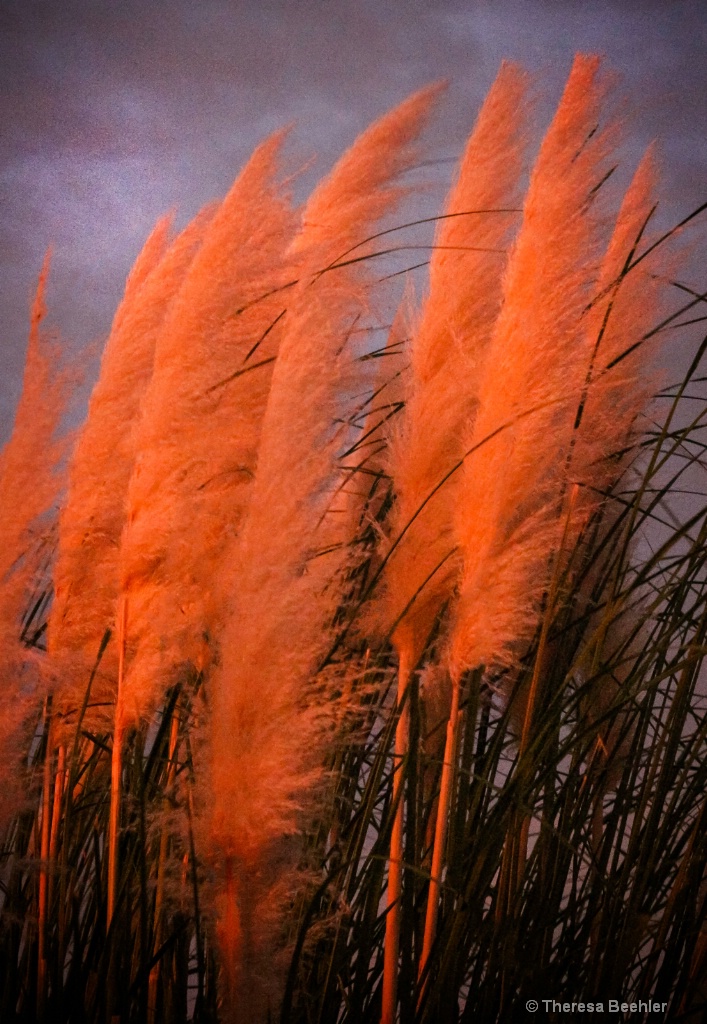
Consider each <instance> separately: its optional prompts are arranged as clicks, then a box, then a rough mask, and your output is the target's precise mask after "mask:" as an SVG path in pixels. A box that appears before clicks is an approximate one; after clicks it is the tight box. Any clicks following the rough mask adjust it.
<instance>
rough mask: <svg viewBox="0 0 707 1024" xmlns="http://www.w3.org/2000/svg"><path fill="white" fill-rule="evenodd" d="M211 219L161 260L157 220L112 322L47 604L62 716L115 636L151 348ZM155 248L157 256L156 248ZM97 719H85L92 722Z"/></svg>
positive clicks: (108, 680)
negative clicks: (108, 634)
mask: <svg viewBox="0 0 707 1024" xmlns="http://www.w3.org/2000/svg"><path fill="white" fill-rule="evenodd" d="M210 216H211V211H205V212H204V213H203V214H201V215H200V216H198V217H197V218H196V219H195V220H194V221H193V222H192V223H191V224H190V225H189V226H188V227H187V228H186V229H185V230H184V231H183V232H182V233H181V234H180V235H179V236H178V237H177V238H176V239H175V241H174V242H173V243H172V244H171V246H170V247H169V248H168V249H167V251H166V252H164V251H163V249H164V244H165V242H166V237H167V232H168V230H169V224H170V221H171V218H169V217H165V218H163V219H162V220H161V221H160V222H159V223H158V225H157V227H156V228H155V229H154V231H153V232H152V234H151V235H150V237H149V239H148V241H147V243H146V244H145V248H144V249H143V252H142V253H141V254H140V256H139V257H138V260H137V263H136V270H137V272H136V270H133V271H132V272H131V274H130V277H129V278H128V283H127V285H126V291H125V296H124V298H123V301H122V302H121V305H120V307H119V309H118V311H117V313H116V316H115V319H114V323H113V327H112V329H111V332H110V335H109V337H108V341H107V343H106V347H105V351H104V353H103V358H102V361H101V370H100V375H99V378H98V381H97V383H96V385H95V388H94V390H93V393H92V395H91V399H90V402H89V410H88V416H87V419H86V422H85V424H84V426H83V428H82V431H81V433H80V435H79V439H78V442H77V445H76V448H75V451H74V453H73V457H72V460H71V465H70V473H69V488H68V493H67V496H66V499H65V502H64V506H63V508H62V511H61V515H60V519H59V544H58V553H57V562H56V566H55V570H54V586H55V601H54V606H53V608H52V613H51V617H50V622H49V650H50V654H51V656H52V659H53V661H54V663H55V669H56V671H57V673H59V678H60V680H61V683H60V686H59V690H58V692H57V698H58V702H59V705H60V706H61V708H62V709H63V710H65V711H68V710H71V708H74V707H76V705H77V703H78V704H80V702H81V699H82V695H83V690H84V688H85V686H86V683H87V681H88V674H89V672H90V669H91V667H92V665H93V663H94V661H95V659H96V655H97V652H98V649H99V645H100V642H101V638H102V636H103V634H104V632H105V630H106V629H114V627H115V616H116V602H117V597H118V551H119V544H120V537H121V532H122V529H123V526H124V522H125V501H126V495H127V488H128V481H129V479H130V475H131V472H132V469H133V465H134V461H135V428H136V421H137V417H138V413H139V408H140V402H141V400H142V397H143V394H144V392H145V389H146V387H147V386H148V383H149V381H150V378H151V375H152V367H153V359H154V351H155V343H156V339H157V335H158V332H159V329H160V327H161V325H162V323H163V321H164V318H165V316H166V314H167V311H168V309H169V307H170V305H171V304H172V303H173V301H174V298H175V296H176V294H177V292H178V290H179V288H180V287H181V284H182V281H183V278H184V275H185V273H186V270H187V268H188V266H189V264H190V263H191V261H192V260H193V258H194V254H195V252H196V251H197V249H198V248H199V245H200V244H201V240H202V237H203V234H204V230H205V228H206V225H207V223H208V221H209V218H210ZM158 242H159V246H158V244H157V243H158ZM115 664H116V654H115V645H114V644H113V645H112V646H111V648H109V651H108V652H107V656H106V659H105V661H104V663H103V671H102V672H101V674H100V675H99V677H98V679H97V681H96V687H95V691H94V695H93V696H94V699H93V702H92V703H93V704H94V705H95V706H96V707H97V708H100V707H101V706H102V705H104V704H106V703H110V701H111V700H112V699H113V698H114V695H115V680H114V675H115ZM96 715H98V717H99V718H100V717H101V713H100V712H99V711H96V712H93V711H90V710H89V712H88V720H89V722H92V720H93V718H94V717H95V716H96Z"/></svg>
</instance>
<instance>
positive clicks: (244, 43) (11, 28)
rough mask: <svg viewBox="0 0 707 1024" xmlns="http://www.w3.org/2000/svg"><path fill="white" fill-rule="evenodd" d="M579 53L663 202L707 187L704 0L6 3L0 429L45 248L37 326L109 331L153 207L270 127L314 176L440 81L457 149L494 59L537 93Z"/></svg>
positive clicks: (199, 185) (91, 333)
mask: <svg viewBox="0 0 707 1024" xmlns="http://www.w3.org/2000/svg"><path fill="white" fill-rule="evenodd" d="M577 50H583V51H585V52H599V53H603V54H605V55H606V58H607V64H608V66H610V67H611V68H613V69H615V70H616V71H618V72H619V73H620V74H621V76H622V78H623V91H624V93H625V94H626V95H627V97H628V100H629V106H630V109H631V110H632V115H631V120H630V127H629V140H628V142H629V144H628V153H629V157H630V158H634V157H636V156H637V155H638V152H639V149H640V148H641V147H643V146H644V145H645V144H646V143H647V142H648V141H649V140H650V139H651V138H654V137H657V138H658V139H659V140H660V142H661V154H662V159H663V166H664V182H665V192H666V194H667V195H668V196H669V197H670V198H669V201H668V202H667V203H666V209H667V215H668V216H672V217H678V216H682V215H684V214H685V213H687V212H689V210H690V209H692V208H693V207H695V206H697V205H698V204H699V203H700V202H703V201H704V200H705V199H707V60H705V54H706V53H707V0H446V2H445V0H388V2H386V0H329V2H327V0H291V2H289V3H288V2H268V0H139V2H138V0H120V2H118V3H116V2H114V0H113V2H111V0H60V2H59V0H0V282H1V285H0V304H1V309H0V316H1V318H2V325H3V332H4V333H3V342H2V347H1V348H0V440H4V439H5V437H6V436H7V432H8V430H9V425H10V420H11V415H12V410H13V408H14V405H15V402H16V400H17V396H18V393H19V385H20V379H21V372H22V361H23V356H24V349H25V344H26V335H27V314H28V305H29V300H30V296H31V293H32V291H33V289H34V285H35V281H36V276H37V273H38V270H39V267H40V265H41V261H42V256H43V252H44V250H45V248H46V247H47V245H49V244H50V243H51V245H52V246H53V249H54V260H53V268H52V275H51V281H50V287H49V296H48V297H49V307H50V317H49V320H50V321H52V322H53V323H55V324H56V325H57V326H58V327H59V328H60V330H61V332H62V333H63V335H64V336H65V337H67V338H68V339H69V340H75V341H76V342H78V343H83V342H85V341H87V340H90V339H95V338H102V337H104V336H105V334H106V332H107V329H108V327H109V325H110V320H111V316H112V313H113V311H114V309H115V306H116V304H117V302H118V300H119V298H120V295H121V291H122V286H123V284H124V281H125V275H126V273H127V271H128V270H129V268H130V265H131V263H132V261H133V259H134V257H135V255H136V254H137V252H138V250H139V248H140V245H141V243H142V241H143V240H144V238H145V236H146V235H147V233H148V231H149V229H150V227H151V226H152V224H153V223H154V221H155V219H156V218H157V217H158V216H159V214H160V213H162V212H164V211H165V210H167V209H169V208H175V209H176V210H177V213H178V223H180V224H181V223H183V222H184V221H185V220H186V219H187V218H188V217H189V216H190V215H192V214H193V213H194V212H195V211H196V209H197V208H198V207H199V206H201V205H202V204H203V203H204V202H205V201H206V200H208V199H210V198H213V197H214V196H219V195H222V194H223V193H224V192H225V190H226V189H227V188H228V186H229V185H230V183H231V181H232V180H233V178H234V176H235V174H236V172H237V170H238V168H239V167H240V166H241V164H242V163H243V161H244V160H245V158H246V157H247V156H248V155H249V153H250V151H251V150H252V148H253V146H254V145H255V144H256V143H257V142H258V141H259V140H260V139H262V138H263V136H265V135H266V134H267V133H269V132H270V131H272V130H273V129H274V128H276V127H278V126H281V125H284V124H288V123H291V122H294V123H295V133H294V138H295V142H294V144H293V147H292V149H293V150H294V153H295V154H296V159H297V160H304V159H306V158H308V157H309V156H311V155H312V154H316V155H317V157H318V161H317V165H316V171H317V173H321V172H322V171H324V170H326V169H327V168H328V167H329V166H330V164H331V162H332V161H333V160H334V159H335V157H336V156H337V154H338V153H339V152H340V151H341V150H342V149H343V148H345V146H346V145H347V144H348V143H350V142H351V141H352V140H353V138H354V137H355V136H356V134H357V133H358V132H359V131H360V130H361V129H362V128H364V127H365V126H366V125H367V124H368V123H369V121H370V120H371V119H372V118H374V117H376V116H377V115H379V114H380V113H382V112H383V111H384V110H386V109H387V108H389V107H390V106H392V105H393V104H394V103H396V102H398V101H399V100H401V99H403V98H404V96H405V95H406V94H407V93H409V92H410V91H411V90H413V89H414V88H416V87H418V86H421V85H423V84H425V83H427V82H429V81H432V80H435V79H439V78H448V79H449V80H450V92H449V95H448V97H447V99H446V101H445V105H444V109H443V110H442V112H441V115H440V117H439V119H438V122H437V124H436V126H435V128H434V131H433V133H432V136H433V142H434V155H435V156H444V157H448V156H455V155H457V154H458V153H459V151H460V148H461V145H462V143H463V141H464V139H465V137H466V135H467V133H468V131H469V129H470V127H471V124H472V123H473V119H474V115H475V113H476V111H477V109H478V106H479V104H480V102H481V99H482V97H483V95H484V94H485V92H486V90H487V88H488V86H489V84H490V83H491V81H492V79H493V77H494V75H495V72H496V70H497V68H498V65H499V62H500V61H501V59H502V58H503V57H510V58H515V59H517V60H520V61H521V62H522V63H524V64H525V65H526V66H527V67H528V68H529V69H531V70H534V71H538V72H542V79H541V81H542V83H543V88H544V89H545V91H546V93H547V97H548V99H547V103H549V102H550V101H551V100H553V99H556V98H557V95H558V93H559V89H560V87H561V84H562V81H563V80H564V77H565V76H566V74H567V72H568V70H569V66H570V62H571V59H572V54H573V53H574V52H575V51H577ZM435 173H437V175H438V176H439V175H440V174H441V173H448V167H444V168H442V171H437V172H435ZM312 180H313V177H312V173H310V175H309V176H308V177H306V178H305V181H309V182H311V181H312ZM692 283H694V284H698V283H701V284H702V287H704V280H702V282H699V280H697V279H696V280H694V281H693V282H692Z"/></svg>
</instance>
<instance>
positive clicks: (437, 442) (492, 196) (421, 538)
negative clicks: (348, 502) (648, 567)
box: [386, 64, 526, 664]
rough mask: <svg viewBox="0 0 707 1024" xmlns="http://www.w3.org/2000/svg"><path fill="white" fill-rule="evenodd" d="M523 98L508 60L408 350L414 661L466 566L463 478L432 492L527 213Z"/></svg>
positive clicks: (393, 591) (407, 605)
mask: <svg viewBox="0 0 707 1024" xmlns="http://www.w3.org/2000/svg"><path fill="white" fill-rule="evenodd" d="M525 107H526V76H525V75H524V73H523V72H522V71H521V70H520V69H519V68H518V67H517V66H516V65H513V64H503V65H502V67H501V70H500V72H499V74H498V76H497V78H496V81H495V83H494V85H493V86H492V88H491V90H490V92H489V94H488V97H487V99H486V101H485V102H484V105H483V107H482V109H481V111H480V113H479V116H478V118H477V122H476V125H475V127H474V130H473V132H472V134H471V136H470V138H469V141H468V143H467V146H466V150H465V153H464V156H463V158H462V162H461V165H460V169H459V176H458V179H457V181H456V183H455V185H454V187H453V188H452V190H451V192H450V194H449V197H448V200H447V204H446V208H445V216H444V218H443V219H442V220H441V221H440V224H439V227H438V230H437V237H436V239H435V250H434V252H433V255H432V259H431V261H430V294H429V298H428V300H427V302H426V304H425V308H424V312H423V315H422V318H421V321H420V324H419V327H418V329H417V331H416V332H415V333H414V336H413V342H412V346H411V351H410V358H411V374H410V378H409V393H408V394H407V396H406V404H405V409H404V412H403V414H402V416H401V417H399V424H400V429H399V430H398V432H397V436H396V435H395V434H394V436H393V439H392V444H391V449H392V450H391V458H390V470H391V475H392V476H393V479H394V481H395V495H396V501H395V507H394V511H393V515H392V517H391V536H392V538H393V539H394V540H395V539H398V538H400V539H399V542H398V543H397V546H396V548H395V550H394V551H393V552H392V554H391V557H390V560H389V563H388V565H387V567H386V580H387V588H386V604H387V605H388V613H387V617H388V620H389V622H390V624H391V625H392V624H395V638H396V644H404V645H405V646H406V647H408V648H409V649H410V660H411V662H412V663H413V664H414V663H415V662H416V661H417V659H418V657H419V655H420V653H421V651H422V647H423V646H424V644H425V641H426V640H427V637H428V635H429V632H430V629H431V627H432V624H433V622H434V620H435V618H436V616H437V614H438V612H439V610H440V607H441V605H442V604H443V602H444V600H445V599H446V598H448V597H449V596H450V593H451V590H452V588H453V585H454V577H455V575H456V572H457V571H458V565H457V560H456V559H455V558H451V559H450V558H449V555H450V553H451V552H452V550H453V549H454V547H455V542H454V536H453V530H452V521H453V516H452V509H453V508H454V504H455V491H456V487H457V479H458V477H457V476H454V477H453V478H452V479H450V480H448V481H446V482H445V483H444V484H443V485H442V486H441V487H440V488H439V490H438V491H436V492H435V489H436V487H437V485H438V484H440V482H441V481H442V480H443V479H444V477H445V476H446V475H447V474H448V473H449V471H450V470H451V469H452V467H453V466H454V465H455V463H456V462H458V460H459V459H460V457H461V456H462V454H463V450H462V433H463V431H464V430H465V429H468V427H469V424H470V423H472V422H473V419H474V416H475V414H476V410H477V407H478V400H479V396H478V388H479V379H480V376H481V372H482V368H483V366H484V362H485V356H486V352H487V350H488V347H489V343H490V340H491V335H492V331H493V327H494V324H495V321H496V318H497V316H498V313H499V310H500V306H501V282H502V280H503V273H504V270H505V266H506V257H507V253H506V250H507V248H508V245H509V244H510V240H511V232H512V229H513V227H514V226H515V223H516V221H517V215H518V213H519V211H518V210H516V209H515V208H516V207H517V206H518V202H519V199H520V176H521V173H522V170H523V164H524V152H525V138H524V129H525ZM445 559H446V562H445ZM440 565H441V568H439V566H440Z"/></svg>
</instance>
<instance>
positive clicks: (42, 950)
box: [37, 697, 52, 1020]
mask: <svg viewBox="0 0 707 1024" xmlns="http://www.w3.org/2000/svg"><path fill="white" fill-rule="evenodd" d="M44 718H45V722H46V734H47V739H46V747H45V750H44V773H43V775H44V777H43V780H42V834H41V839H40V846H39V857H40V865H41V866H40V869H39V897H38V904H39V907H38V920H37V933H38V942H37V1019H38V1020H43V1018H44V1012H45V1007H46V997H47V949H46V941H47V895H48V884H49V877H48V867H49V835H50V813H51V786H52V742H51V740H52V699H51V697H47V699H46V701H45V705H44Z"/></svg>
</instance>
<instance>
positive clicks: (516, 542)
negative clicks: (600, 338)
mask: <svg viewBox="0 0 707 1024" xmlns="http://www.w3.org/2000/svg"><path fill="white" fill-rule="evenodd" d="M598 73H599V60H598V58H595V57H587V56H581V55H580V56H578V57H577V58H576V59H575V61H574V64H573V67H572V71H571V73H570V76H569V79H568V82H567V85H566V87H565V90H564V93H563V96H562V99H561V101H560V104H559V107H558V110H557V113H556V114H555V117H554V119H553V121H552V124H551V125H550V128H549V129H548V132H547V134H546V136H545V139H544V141H543V143H542V146H541V149H540V153H539V155H538V158H537V161H536V164H535V168H534V170H533V173H532V176H531V180H530V186H529V190H528V194H527V197H526V201H525V204H524V212H523V225H522V228H521V231H520V234H519V237H518V239H517V242H516V244H515V246H514V249H513V253H512V256H511V259H510V262H509V266H508V271H507V275H506V279H505V287H504V303H503V308H502V310H501V313H500V315H499V318H498V321H497V324H496V328H495V331H494V336H493V339H492V341H491V343H490V345H489V350H488V357H487V361H486V367H485V370H484V373H483V375H482V380H481V383H480V387H479V412H478V414H477V417H476V419H475V421H474V424H473V427H472V429H471V430H470V431H469V432H468V433H467V434H466V437H465V444H464V447H465V450H466V451H467V452H469V454H468V456H467V457H466V459H465V462H464V466H463V469H462V473H461V478H460V485H459V492H458V503H457V507H458V512H457V516H456V530H457V536H458V540H459V544H460V548H461V551H462V553H463V556H464V571H463V579H462V582H461V586H460V595H459V600H458V603H457V608H456V621H455V624H454V631H453V637H452V643H451V651H450V656H451V665H452V670H453V674H457V675H458V674H460V672H461V671H462V670H464V669H466V668H471V667H474V666H477V665H481V664H505V663H507V662H509V661H510V660H512V658H513V651H514V649H517V648H516V645H517V644H518V643H519V642H521V643H522V642H523V641H524V640H527V639H529V638H530V636H531V635H532V633H533V631H534V629H535V627H536V623H537V621H538V611H539V607H540V602H541V599H542V595H543V592H544V590H545V588H546V585H547V582H548V567H549V561H550V558H551V555H552V553H553V551H555V550H556V549H557V547H558V545H559V542H560V538H561V535H562V523H561V515H560V505H561V502H562V496H563V493H564V484H565V481H564V477H565V474H566V467H567V456H568V451H569V446H570V441H571V434H572V427H573V422H574V417H575V414H576V407H577V396H578V395H580V394H581V393H582V387H583V384H584V380H585V376H586V371H587V366H588V346H587V317H586V312H585V311H586V309H587V307H588V305H589V302H590V300H591V298H592V295H593V294H594V292H595V288H596V282H597V279H598V277H599V267H600V248H601V241H602V234H603V226H604V223H603V217H602V214H601V209H600V208H598V206H597V198H598V197H597V196H596V190H597V188H598V187H599V186H600V183H601V182H602V181H603V179H604V178H605V176H606V174H607V158H608V156H609V153H610V149H611V136H612V132H611V131H608V130H605V129H600V128H599V127H598V123H599V115H600V106H601V101H602V96H603V89H602V86H601V84H600V82H599V78H598Z"/></svg>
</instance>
